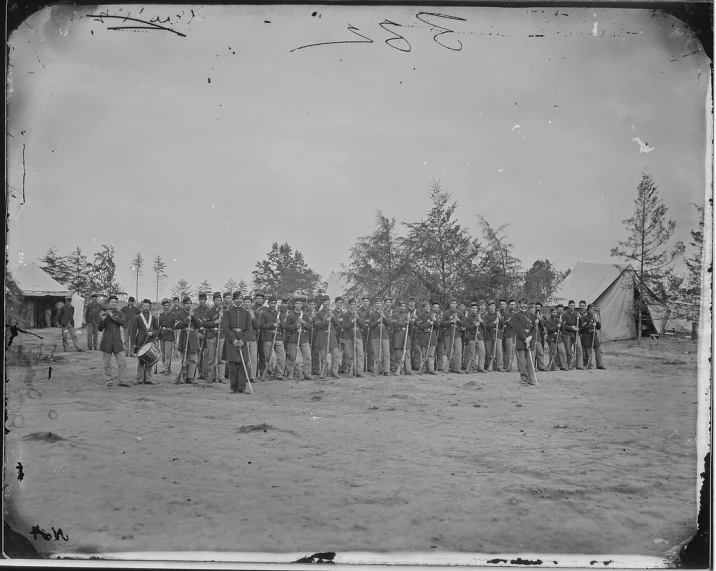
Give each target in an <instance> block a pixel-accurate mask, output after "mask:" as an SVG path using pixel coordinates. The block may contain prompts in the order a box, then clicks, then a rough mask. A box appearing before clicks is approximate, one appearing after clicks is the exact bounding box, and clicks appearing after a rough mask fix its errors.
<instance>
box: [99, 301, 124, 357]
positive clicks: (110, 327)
mask: <svg viewBox="0 0 716 571" xmlns="http://www.w3.org/2000/svg"><path fill="white" fill-rule="evenodd" d="M124 326H125V320H124V314H123V313H122V312H121V311H117V310H115V311H114V313H112V314H110V313H107V315H105V317H104V319H101V320H100V322H99V327H98V329H99V330H100V331H102V341H100V342H99V350H100V351H102V352H103V353H123V352H124V343H123V342H122V327H124Z"/></svg>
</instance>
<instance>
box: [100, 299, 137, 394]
mask: <svg viewBox="0 0 716 571" xmlns="http://www.w3.org/2000/svg"><path fill="white" fill-rule="evenodd" d="M108 305H109V308H108V310H107V311H106V312H102V313H101V314H100V321H99V325H98V328H99V330H100V331H102V332H103V333H102V341H100V344H99V350H100V351H102V359H103V362H104V376H105V379H106V381H107V386H108V387H111V386H112V355H114V357H115V359H116V360H117V366H118V368H119V374H118V380H119V382H118V383H117V384H118V385H119V386H120V387H129V386H130V384H129V383H128V382H126V381H125V380H124V377H125V375H126V373H127V357H126V356H125V354H124V343H123V341H122V327H124V326H125V321H124V314H123V313H122V312H121V311H117V296H116V295H111V296H109V300H108Z"/></svg>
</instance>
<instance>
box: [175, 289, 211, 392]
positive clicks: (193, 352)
mask: <svg viewBox="0 0 716 571" xmlns="http://www.w3.org/2000/svg"><path fill="white" fill-rule="evenodd" d="M182 302H183V303H184V308H183V309H180V310H179V312H178V314H177V321H176V324H175V325H174V329H179V330H180V333H179V343H178V345H179V354H180V355H181V362H182V366H181V371H180V373H179V377H178V378H177V380H176V381H175V382H176V384H178V385H179V384H182V383H192V382H194V377H195V375H196V364H197V356H198V353H199V340H198V337H197V331H198V330H199V329H201V328H202V327H204V323H203V322H202V321H201V319H199V318H198V317H197V316H196V315H195V314H194V312H193V311H192V310H191V298H189V297H185V298H184V299H183V300H182Z"/></svg>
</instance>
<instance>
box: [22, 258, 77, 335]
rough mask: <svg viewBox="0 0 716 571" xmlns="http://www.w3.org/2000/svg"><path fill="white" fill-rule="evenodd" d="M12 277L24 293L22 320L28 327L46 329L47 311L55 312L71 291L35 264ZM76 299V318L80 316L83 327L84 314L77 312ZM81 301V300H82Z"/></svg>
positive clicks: (23, 267)
mask: <svg viewBox="0 0 716 571" xmlns="http://www.w3.org/2000/svg"><path fill="white" fill-rule="evenodd" d="M12 276H13V279H14V280H15V282H16V283H17V286H18V287H19V288H20V291H21V292H22V297H23V306H24V312H23V315H22V316H21V318H22V319H23V321H25V322H26V323H25V326H26V327H44V326H45V322H44V320H45V310H47V309H50V310H51V311H54V309H55V304H56V303H57V302H58V301H64V299H65V296H66V295H68V294H70V290H69V289H67V288H66V287H65V286H63V285H62V284H60V283H58V282H56V281H55V280H54V279H52V278H51V277H50V275H49V274H48V273H47V272H45V270H43V269H42V268H41V267H40V266H38V265H37V264H36V263H35V262H32V263H30V264H27V265H26V266H19V267H18V268H17V269H16V270H15V271H14V272H12ZM75 297H77V296H73V305H75V316H77V315H79V316H80V325H81V323H82V317H81V315H82V314H81V313H80V312H79V311H78V310H77V305H76V303H77V302H76V301H75V300H74V298H75ZM79 299H80V300H81V299H82V298H79ZM82 307H84V300H82ZM76 323H77V320H76V318H75V324H76Z"/></svg>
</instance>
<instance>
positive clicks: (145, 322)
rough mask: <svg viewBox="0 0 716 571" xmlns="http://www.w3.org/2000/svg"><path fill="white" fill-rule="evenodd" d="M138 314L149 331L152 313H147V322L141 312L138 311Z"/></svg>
mask: <svg viewBox="0 0 716 571" xmlns="http://www.w3.org/2000/svg"><path fill="white" fill-rule="evenodd" d="M139 315H140V316H141V318H142V321H143V322H144V327H146V328H147V333H149V328H150V327H151V325H152V314H151V313H150V314H149V322H147V320H146V319H144V314H143V313H140V314H139Z"/></svg>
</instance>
